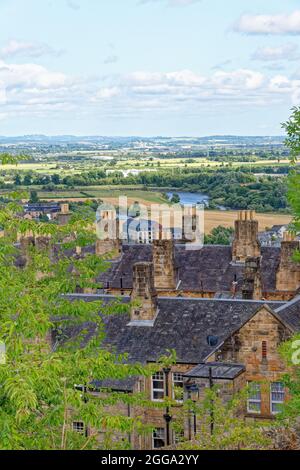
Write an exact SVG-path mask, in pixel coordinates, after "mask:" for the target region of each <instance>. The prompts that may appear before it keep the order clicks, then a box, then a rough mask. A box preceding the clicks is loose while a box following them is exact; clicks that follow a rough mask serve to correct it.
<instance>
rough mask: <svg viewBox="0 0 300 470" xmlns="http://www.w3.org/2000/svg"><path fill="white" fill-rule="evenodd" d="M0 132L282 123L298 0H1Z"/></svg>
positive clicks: (296, 80) (295, 54)
mask: <svg viewBox="0 0 300 470" xmlns="http://www.w3.org/2000/svg"><path fill="white" fill-rule="evenodd" d="M0 25H1V27H0V135H20V134H37V133H44V134H76V135H95V134H97V135H144V136H151V135H174V136H175V135H192V136H202V135H210V134H245V135H249V134H251V135H254V134H257V135H266V134H268V135H274V134H279V133H281V127H280V123H281V122H282V121H284V120H285V119H286V118H287V117H288V115H289V112H290V109H291V107H292V106H294V105H298V104H300V2H299V0H226V1H225V0H26V1H24V0H0Z"/></svg>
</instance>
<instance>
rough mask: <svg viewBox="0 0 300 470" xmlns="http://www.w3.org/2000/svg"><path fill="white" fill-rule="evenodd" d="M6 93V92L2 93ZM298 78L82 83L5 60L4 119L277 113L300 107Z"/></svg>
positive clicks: (185, 73) (174, 76) (1, 67)
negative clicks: (281, 108)
mask: <svg viewBox="0 0 300 470" xmlns="http://www.w3.org/2000/svg"><path fill="white" fill-rule="evenodd" d="M1 90H2V91H1ZM299 98H300V80H299V79H298V77H297V76H294V77H289V76H286V75H285V74H282V75H279V74H278V73H275V74H274V73H273V74H272V73H271V72H270V76H269V75H266V74H262V73H260V72H258V71H256V70H251V69H237V70H231V71H225V70H217V71H213V72H212V73H210V74H201V73H197V72H195V71H192V70H175V71H169V72H165V73H162V72H148V71H136V72H133V73H130V74H127V75H115V74H114V75H113V74H111V75H105V76H103V77H99V76H98V77H93V78H88V77H86V78H82V77H81V78H76V77H68V76H66V75H65V74H63V73H61V72H56V71H51V70H49V69H47V68H45V67H43V66H40V65H37V64H34V63H27V64H8V63H6V62H5V61H1V60H0V101H1V113H3V114H5V115H7V116H8V117H9V118H13V117H15V116H39V117H41V118H42V117H49V116H52V117H53V116H55V117H56V116H57V117H59V118H64V117H66V116H68V115H70V113H71V115H72V116H73V117H75V116H76V118H78V119H82V116H94V117H95V115H96V116H97V117H99V118H105V117H109V118H120V117H126V116H127V117H132V116H135V117H139V116H142V115H144V114H147V113H148V114H149V115H151V117H153V118H154V119H155V118H157V117H159V116H162V115H163V116H170V113H171V114H176V113H178V114H180V115H189V116H191V115H193V116H195V117H196V116H199V115H201V114H203V113H205V112H208V113H211V112H212V110H214V109H226V111H227V112H235V110H237V109H240V108H241V107H245V109H251V108H257V107H258V106H265V107H272V106H273V105H277V104H278V103H281V104H284V105H287V106H290V105H291V104H295V103H297V100H298V103H299Z"/></svg>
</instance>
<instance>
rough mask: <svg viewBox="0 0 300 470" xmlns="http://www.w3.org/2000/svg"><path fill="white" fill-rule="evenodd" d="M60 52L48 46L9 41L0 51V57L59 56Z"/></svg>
mask: <svg viewBox="0 0 300 470" xmlns="http://www.w3.org/2000/svg"><path fill="white" fill-rule="evenodd" d="M61 53H62V51H56V50H55V49H53V48H52V47H50V46H48V44H40V43H33V42H25V41H18V40H16V39H11V40H10V41H9V42H8V43H7V44H6V45H5V46H3V47H2V48H1V49H0V57H2V58H9V57H16V56H19V57H33V58H37V57H41V56H43V55H55V56H59V55H60V54H61Z"/></svg>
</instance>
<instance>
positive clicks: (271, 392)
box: [270, 382, 285, 415]
mask: <svg viewBox="0 0 300 470" xmlns="http://www.w3.org/2000/svg"><path fill="white" fill-rule="evenodd" d="M275 384H276V385H278V384H279V385H280V386H281V387H282V390H279V391H273V390H272V387H273V385H275ZM273 393H279V394H281V395H282V400H273V396H272V394H273ZM284 400H285V388H284V385H283V383H282V382H271V383H270V411H271V414H272V415H277V414H278V413H280V410H279V411H273V405H282V404H283V403H284Z"/></svg>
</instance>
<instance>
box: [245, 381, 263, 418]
mask: <svg viewBox="0 0 300 470" xmlns="http://www.w3.org/2000/svg"><path fill="white" fill-rule="evenodd" d="M253 385H254V386H255V387H257V389H258V390H257V393H259V397H260V398H259V399H256V398H251V397H250V395H249V394H250V387H251V386H253ZM247 386H248V397H247V413H249V414H256V415H260V414H261V405H262V400H261V384H260V383H259V382H252V381H248V382H247ZM251 403H252V404H259V410H251V408H250V404H251Z"/></svg>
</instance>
